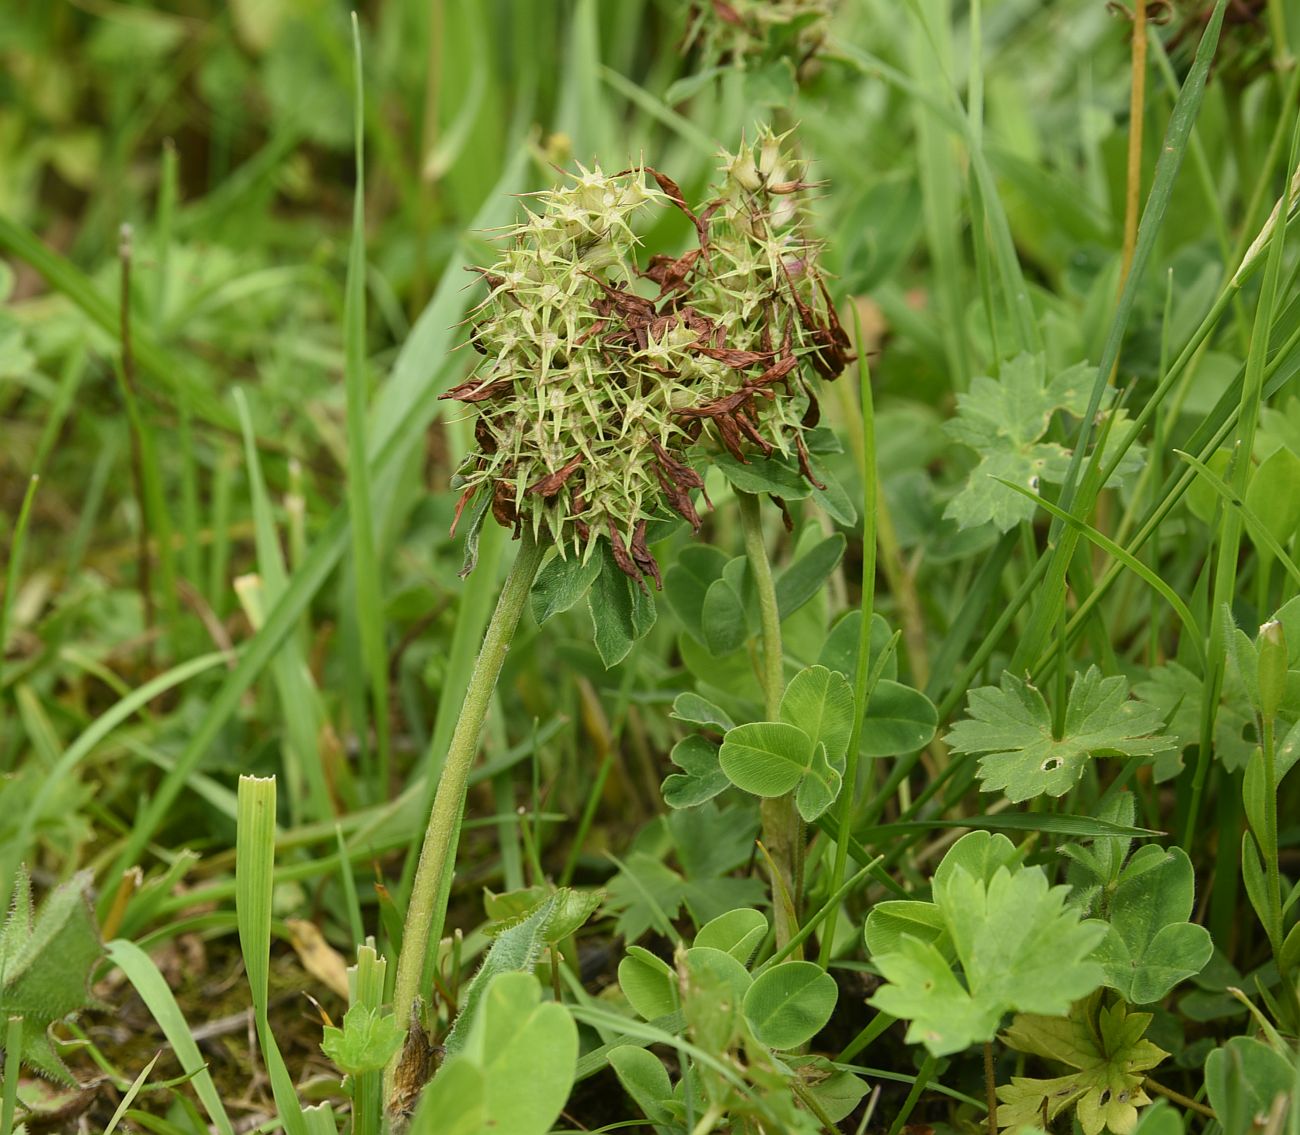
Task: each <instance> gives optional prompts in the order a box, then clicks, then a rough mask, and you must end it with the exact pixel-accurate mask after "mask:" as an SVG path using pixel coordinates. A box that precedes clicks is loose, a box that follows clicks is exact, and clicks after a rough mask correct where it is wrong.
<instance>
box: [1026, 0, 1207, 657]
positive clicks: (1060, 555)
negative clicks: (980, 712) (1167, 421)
mask: <svg viewBox="0 0 1300 1135" xmlns="http://www.w3.org/2000/svg"><path fill="white" fill-rule="evenodd" d="M1226 6H1227V0H1217V3H1216V4H1215V6H1214V11H1213V13H1212V14H1211V16H1210V19H1209V21H1208V23H1207V24H1206V28H1205V32H1204V34H1203V35H1202V37H1201V42H1200V45H1199V46H1198V47H1197V49H1196V61H1195V63H1194V64H1193V65H1192V69H1191V71H1190V73H1189V74H1188V76H1187V80H1186V82H1184V83H1183V88H1182V90H1181V91H1179V93H1178V99H1177V101H1176V102H1175V104H1174V110H1173V113H1172V115H1171V116H1170V119H1169V127H1168V129H1167V130H1166V132H1165V137H1164V141H1163V143H1162V145H1161V148H1160V159H1159V161H1158V162H1157V163H1156V172H1155V179H1154V181H1153V182H1152V185H1151V193H1150V196H1149V197H1148V198H1147V203H1146V207H1145V208H1144V209H1143V211H1142V220H1141V222H1140V223H1139V224H1138V234H1137V245H1136V247H1135V248H1134V250H1133V264H1132V268H1131V271H1130V272H1129V275H1128V278H1127V279H1126V280H1125V281H1124V288H1123V291H1121V293H1120V298H1119V302H1118V304H1117V305H1116V308H1115V316H1114V318H1113V319H1112V321H1111V326H1110V331H1109V333H1108V334H1107V336H1106V343H1105V346H1104V347H1103V348H1102V352H1101V358H1100V359H1099V360H1098V363H1097V371H1096V374H1095V376H1094V378H1093V383H1092V393H1091V395H1090V396H1089V399H1088V409H1087V411H1086V412H1085V413H1084V415H1083V418H1082V420H1081V422H1080V425H1079V433H1078V436H1077V437H1076V438H1075V441H1074V452H1073V453H1072V454H1071V456H1070V465H1069V468H1068V469H1067V471H1066V475H1065V479H1064V481H1063V483H1062V485H1061V496H1060V505H1061V508H1062V509H1064V510H1065V511H1067V512H1076V511H1078V512H1082V513H1084V514H1085V515H1086V513H1087V512H1089V511H1091V508H1092V503H1093V502H1092V499H1091V497H1090V496H1089V495H1087V494H1085V499H1083V500H1082V501H1080V502H1079V508H1078V509H1077V510H1076V507H1075V497H1076V494H1077V493H1078V490H1079V479H1080V475H1081V473H1082V470H1083V461H1084V455H1085V453H1086V451H1087V448H1088V443H1089V441H1090V439H1091V437H1092V430H1093V425H1094V423H1095V421H1096V418H1097V413H1098V411H1099V410H1100V409H1101V401H1102V398H1103V397H1104V395H1105V393H1106V391H1107V389H1108V388H1109V385H1110V375H1111V371H1112V370H1114V368H1115V366H1116V363H1117V362H1118V360H1119V354H1120V348H1121V346H1122V345H1123V341H1124V332H1125V330H1126V329H1127V327H1128V323H1129V318H1130V316H1131V315H1132V314H1133V306H1134V304H1135V303H1136V302H1137V296H1138V292H1139V291H1140V289H1141V285H1142V278H1143V276H1144V274H1145V270H1146V266H1147V262H1148V261H1149V260H1150V259H1151V253H1152V252H1153V251H1154V250H1155V245H1156V238H1157V237H1158V236H1159V234H1160V229H1161V227H1162V225H1163V223H1164V219H1165V214H1166V212H1167V211H1168V208H1169V201H1170V198H1171V196H1172V195H1173V189H1174V182H1175V181H1176V180H1177V177H1178V171H1179V170H1180V169H1181V168H1182V162H1183V157H1184V155H1185V154H1186V152H1187V146H1188V140H1189V138H1190V136H1191V131H1192V126H1193V125H1194V124H1195V122H1196V116H1197V113H1198V112H1199V111H1200V108H1201V100H1202V98H1203V96H1204V94H1205V84H1206V80H1207V79H1208V77H1209V73H1210V64H1211V63H1212V62H1213V60H1214V52H1215V48H1216V47H1217V45H1218V42H1219V30H1220V28H1221V27H1222V26H1223V13H1224V9H1225V8H1226ZM1117 456H1118V455H1117ZM1100 483H1101V482H1098V487H1100ZM1078 539H1079V535H1078V533H1076V532H1075V531H1074V530H1073V529H1070V528H1068V526H1066V525H1065V523H1064V521H1062V520H1060V519H1056V520H1054V521H1053V523H1052V543H1053V545H1054V547H1053V550H1052V552H1051V553H1050V569H1049V571H1048V574H1047V579H1046V581H1045V583H1044V585H1043V587H1042V588H1041V591H1040V593H1039V598H1038V600H1037V602H1036V603H1035V605H1034V607H1033V613H1032V614H1031V616H1030V620H1029V625H1028V627H1027V628H1026V630H1025V633H1024V635H1022V636H1021V639H1020V641H1019V643H1018V644H1017V646H1016V651H1015V654H1014V655H1013V656H1012V659H1011V665H1010V667H1009V669H1011V670H1012V671H1013V672H1018V671H1020V670H1023V669H1025V668H1026V667H1027V666H1028V665H1030V664H1031V663H1032V662H1033V661H1034V660H1035V659H1037V658H1038V657H1040V656H1041V655H1042V654H1043V653H1044V652H1045V650H1046V649H1047V646H1048V641H1049V638H1050V636H1051V634H1052V631H1053V628H1054V627H1055V626H1056V623H1057V619H1058V617H1059V612H1060V609H1061V605H1062V604H1063V603H1064V602H1065V574H1066V569H1067V567H1068V565H1069V563H1070V560H1071V559H1072V558H1073V556H1074V550H1075V548H1076V547H1077V543H1078Z"/></svg>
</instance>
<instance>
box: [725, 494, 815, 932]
mask: <svg viewBox="0 0 1300 1135" xmlns="http://www.w3.org/2000/svg"><path fill="white" fill-rule="evenodd" d="M736 501H737V503H738V504H739V506H740V523H741V527H742V529H743V530H744V534H745V556H746V557H747V558H748V560H749V570H750V574H751V575H752V576H753V577H754V592H755V594H756V596H757V598H758V612H759V619H760V625H761V627H762V637H763V650H762V656H761V657H762V667H761V677H762V683H763V705H764V710H765V712H766V713H767V719H768V720H769V721H776V720H778V719H779V716H780V710H781V695H782V694H783V693H784V692H785V663H784V658H783V651H782V647H781V609H780V607H779V606H778V605H777V601H776V583H775V581H774V580H773V578H772V565H771V563H770V561H769V560H768V558H767V544H766V542H765V541H764V539H763V520H762V517H761V516H760V515H759V507H758V497H757V496H755V495H754V494H753V493H745V492H740V491H737V493H736ZM761 811H762V817H763V845H764V846H765V847H766V848H767V850H768V854H769V855H771V857H772V863H773V865H774V866H775V868H776V870H777V871H778V872H779V873H780V875H781V877H782V879H783V881H784V883H785V886H786V889H787V890H788V891H789V893H790V896H791V899H792V901H793V903H794V906H795V910H794V912H791V911H790V910H788V909H787V908H786V905H785V904H784V903H783V902H782V901H781V898H780V888H779V887H778V886H775V885H774V886H773V888H772V908H773V910H774V912H775V915H776V947H777V949H778V950H779V949H781V948H782V947H783V946H784V945H785V944H786V943H787V942H789V941H790V939H791V938H792V937H794V935H795V934H796V933H797V932H798V929H799V926H798V915H797V911H798V903H799V890H800V884H801V883H802V882H803V880H802V878H801V876H802V874H803V870H802V868H803V823H802V822H801V820H800V818H799V813H798V811H797V810H796V809H795V803H794V793H792V792H790V793H786V795H784V796H776V797H772V798H770V799H766V800H764V801H763V803H762V809H761Z"/></svg>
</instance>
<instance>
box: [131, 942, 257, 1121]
mask: <svg viewBox="0 0 1300 1135" xmlns="http://www.w3.org/2000/svg"><path fill="white" fill-rule="evenodd" d="M105 950H106V951H107V953H108V958H109V960H110V961H111V962H113V964H114V965H116V966H117V967H118V969H120V970H121V971H122V972H123V973H124V974H126V976H127V979H128V980H129V981H130V982H131V984H132V985H133V986H134V987H135V991H136V992H137V993H138V994H140V999H141V1000H142V1001H143V1002H144V1003H145V1006H146V1007H147V1008H148V1010H149V1012H150V1013H152V1014H153V1019H154V1020H155V1021H157V1022H158V1027H159V1028H161V1029H162V1031H163V1035H164V1036H165V1037H166V1038H167V1043H168V1044H170V1045H171V1046H172V1051H173V1052H174V1053H175V1054H176V1059H177V1061H178V1062H179V1063H180V1066H181V1067H182V1068H183V1069H184V1070H185V1072H186V1074H187V1075H189V1076H190V1077H192V1079H191V1081H190V1082H191V1083H192V1084H193V1085H194V1092H195V1094H196V1095H197V1096H198V1097H199V1102H200V1103H202V1104H203V1107H204V1110H206V1111H207V1113H208V1118H209V1119H211V1120H212V1125H213V1126H214V1127H215V1128H216V1129H217V1131H218V1132H219V1133H220V1135H234V1133H235V1128H234V1125H233V1124H232V1123H231V1122H230V1117H229V1116H228V1115H227V1114H226V1109H225V1108H224V1107H223V1106H222V1103H221V1097H220V1096H219V1095H218V1094H217V1089H216V1087H215V1085H214V1084H213V1083H212V1076H211V1075H210V1074H209V1073H208V1066H207V1064H206V1063H205V1062H204V1060H203V1056H202V1055H201V1054H200V1053H199V1046H198V1045H197V1044H196V1043H195V1041H194V1037H193V1035H192V1034H191V1033H190V1026H189V1024H188V1023H187V1022H186V1020H185V1015H184V1014H183V1013H182V1012H181V1008H180V1006H179V1005H177V1004H176V998H175V997H173V996H172V991H171V990H170V989H168V988H167V981H166V979H165V978H164V977H163V975H162V973H161V972H159V970H158V967H157V966H156V965H154V963H153V959H152V958H150V957H149V955H148V954H146V953H145V952H144V951H143V950H142V949H140V947H139V946H137V945H136V944H135V943H134V942H128V941H126V940H125V939H123V938H117V939H115V940H114V941H112V942H109V943H108V945H107V946H106V947H105Z"/></svg>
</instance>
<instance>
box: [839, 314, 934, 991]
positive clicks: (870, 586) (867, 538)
mask: <svg viewBox="0 0 1300 1135" xmlns="http://www.w3.org/2000/svg"><path fill="white" fill-rule="evenodd" d="M853 316H854V342H856V343H857V344H858V360H857V362H858V396H859V414H860V415H861V431H860V432H861V437H862V444H861V446H860V447H859V449H858V460H859V472H860V474H861V477H862V575H861V577H860V578H861V586H862V595H861V598H860V600H859V603H858V606H859V608H860V610H861V612H862V622H861V625H860V627H859V630H858V656H857V669H856V670H855V671H854V674H853V729H852V730H851V732H850V734H849V751H848V755H847V757H846V758H845V765H844V783H843V786H842V787H841V788H840V800H839V815H838V817H837V818H838V820H839V834H838V836H837V837H836V840H835V861H834V865H833V866H832V868H831V883H830V889H831V893H832V894H834V893H835V892H836V891H837V890H838V889H839V887H840V884H841V883H843V881H844V874H845V871H846V870H847V869H848V859H849V836H850V834H851V832H852V827H853V804H854V799H853V797H854V794H855V793H856V792H857V786H858V757H859V750H860V749H861V747H862V723H863V719H864V718H865V717H866V714H867V707H868V701H869V699H870V697H871V691H870V689H869V688H868V686H867V671H868V670H869V668H870V665H871V620H872V616H873V613H874V610H875V603H876V532H877V525H876V501H877V499H878V490H879V486H878V478H877V476H876V414H875V405H874V402H873V400H872V396H871V369H870V367H869V366H868V364H867V357H866V353H865V351H864V348H863V342H862V321H861V318H860V317H859V315H858V312H857V309H856V308H854V311H853ZM918 684H919V683H918ZM838 914H839V905H838V904H836V905H835V906H832V907H831V910H830V912H829V913H828V914H827V916H826V925H825V927H824V928H823V930H822V935H821V937H822V942H821V950H820V952H819V955H818V961H819V962H820V963H821V967H822V969H827V968H828V967H829V966H830V962H831V951H832V950H833V949H834V945H835V922H836V916H837V915H838Z"/></svg>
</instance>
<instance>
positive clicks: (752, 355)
mask: <svg viewBox="0 0 1300 1135" xmlns="http://www.w3.org/2000/svg"><path fill="white" fill-rule="evenodd" d="M696 349H697V350H698V351H699V353H700V354H702V355H703V356H704V357H705V358H707V359H713V360H714V361H715V362H719V363H722V364H723V365H724V366H729V367H731V368H732V369H733V370H744V369H745V368H746V367H752V366H754V365H755V364H757V363H762V362H766V361H767V360H768V359H769V358H770V357H771V356H770V355H765V354H763V353H762V352H761V351H740V350H734V349H732V348H730V347H698V348H696Z"/></svg>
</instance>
